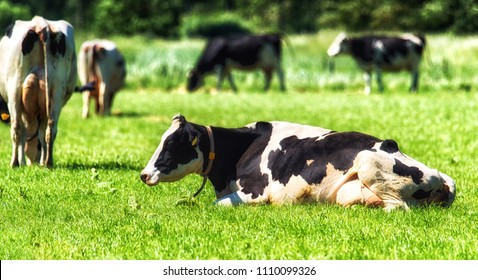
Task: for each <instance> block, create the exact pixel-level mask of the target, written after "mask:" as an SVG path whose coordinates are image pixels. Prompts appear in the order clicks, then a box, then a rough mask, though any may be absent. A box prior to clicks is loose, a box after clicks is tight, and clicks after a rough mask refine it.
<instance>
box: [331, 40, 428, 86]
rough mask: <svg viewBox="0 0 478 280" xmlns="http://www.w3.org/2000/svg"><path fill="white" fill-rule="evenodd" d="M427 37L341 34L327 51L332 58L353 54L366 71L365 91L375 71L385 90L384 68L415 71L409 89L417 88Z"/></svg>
mask: <svg viewBox="0 0 478 280" xmlns="http://www.w3.org/2000/svg"><path fill="white" fill-rule="evenodd" d="M425 44H426V42H425V37H424V36H415V35H411V34H406V35H403V36H400V37H387V36H365V37H357V38H351V37H347V36H346V35H345V33H340V34H339V35H338V36H337V37H336V38H335V40H334V42H333V43H332V45H331V46H330V47H329V49H328V50H327V54H328V55H329V56H330V57H335V56H337V55H339V54H341V53H347V54H350V55H352V57H353V58H354V59H355V61H356V62H357V64H358V65H359V67H360V68H362V70H363V71H365V74H364V79H365V83H366V85H365V94H367V95H368V94H370V92H371V78H372V71H375V72H376V74H377V84H378V87H379V90H380V92H383V83H382V71H384V72H397V71H401V70H406V71H409V72H410V73H411V74H412V84H411V87H410V91H412V92H416V91H417V90H418V67H419V64H420V60H421V57H422V54H423V50H424V48H425Z"/></svg>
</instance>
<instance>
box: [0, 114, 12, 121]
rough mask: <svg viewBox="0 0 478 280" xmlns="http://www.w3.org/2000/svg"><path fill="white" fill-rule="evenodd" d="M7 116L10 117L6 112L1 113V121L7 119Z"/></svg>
mask: <svg viewBox="0 0 478 280" xmlns="http://www.w3.org/2000/svg"><path fill="white" fill-rule="evenodd" d="M9 117H10V115H9V114H7V113H2V121H6V120H8V118H9Z"/></svg>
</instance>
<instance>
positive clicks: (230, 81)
mask: <svg viewBox="0 0 478 280" xmlns="http://www.w3.org/2000/svg"><path fill="white" fill-rule="evenodd" d="M226 76H227V80H228V81H229V85H230V86H231V89H232V90H233V91H234V92H237V87H236V84H235V83H234V79H233V78H232V74H231V71H228V72H227V73H226Z"/></svg>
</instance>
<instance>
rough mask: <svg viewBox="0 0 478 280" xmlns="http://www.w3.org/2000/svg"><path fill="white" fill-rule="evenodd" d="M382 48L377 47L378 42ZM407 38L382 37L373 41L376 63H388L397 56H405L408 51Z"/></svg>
mask: <svg viewBox="0 0 478 280" xmlns="http://www.w3.org/2000/svg"><path fill="white" fill-rule="evenodd" d="M379 42H380V43H381V44H382V48H378V43H379ZM407 44H408V40H405V39H402V38H382V39H379V40H377V41H376V42H374V48H375V52H376V56H377V57H376V59H377V61H376V62H377V64H378V65H380V64H381V63H383V64H385V65H389V64H391V63H392V61H393V59H394V58H395V57H397V56H406V55H407V53H408V46H407Z"/></svg>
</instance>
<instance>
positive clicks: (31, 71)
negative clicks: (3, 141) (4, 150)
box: [0, 16, 77, 167]
mask: <svg viewBox="0 0 478 280" xmlns="http://www.w3.org/2000/svg"><path fill="white" fill-rule="evenodd" d="M73 36H74V34H73V27H72V26H71V25H70V24H69V23H68V22H66V21H63V20H59V21H49V20H46V19H44V18H42V17H39V16H35V17H33V19H32V20H31V21H20V20H17V21H15V23H14V24H12V25H10V26H9V27H8V28H7V30H6V33H5V36H3V38H2V40H1V42H0V62H1V63H0V94H1V96H2V98H3V99H4V100H5V101H6V102H7V103H8V111H9V112H10V123H11V128H10V130H11V139H12V143H13V145H12V146H13V148H12V159H11V162H10V165H11V166H18V165H24V164H25V163H26V161H25V153H26V156H27V157H28V164H31V163H32V162H35V161H37V162H40V164H42V165H45V166H48V167H52V166H53V143H54V141H55V138H56V134H57V127H58V120H59V116H60V112H61V109H62V107H63V106H64V105H65V104H66V102H67V101H68V99H69V98H70V97H71V94H72V93H73V90H74V87H75V83H76V79H77V72H76V52H75V41H74V37H73ZM38 152H40V153H38Z"/></svg>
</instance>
